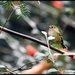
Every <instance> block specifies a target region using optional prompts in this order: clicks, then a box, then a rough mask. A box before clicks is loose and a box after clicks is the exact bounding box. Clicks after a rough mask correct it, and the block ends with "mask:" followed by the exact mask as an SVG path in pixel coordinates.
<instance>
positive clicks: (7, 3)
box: [0, 1, 14, 9]
mask: <svg viewBox="0 0 75 75" xmlns="http://www.w3.org/2000/svg"><path fill="white" fill-rule="evenodd" d="M0 5H1V6H2V7H3V8H4V9H6V8H13V7H14V6H13V4H12V1H0Z"/></svg>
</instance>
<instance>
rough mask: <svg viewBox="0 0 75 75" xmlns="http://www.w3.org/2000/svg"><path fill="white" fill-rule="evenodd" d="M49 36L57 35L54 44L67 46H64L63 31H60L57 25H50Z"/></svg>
mask: <svg viewBox="0 0 75 75" xmlns="http://www.w3.org/2000/svg"><path fill="white" fill-rule="evenodd" d="M48 36H53V37H55V39H54V40H53V43H54V44H61V46H62V47H63V48H66V46H64V43H63V38H62V36H61V33H60V31H59V29H58V28H57V27H56V26H55V25H51V26H49V29H48Z"/></svg>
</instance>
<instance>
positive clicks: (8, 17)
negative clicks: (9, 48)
mask: <svg viewBox="0 0 75 75" xmlns="http://www.w3.org/2000/svg"><path fill="white" fill-rule="evenodd" d="M14 12H15V10H13V11H12V12H11V14H10V15H9V17H8V18H7V19H6V22H5V23H4V25H3V26H2V29H1V30H0V33H1V32H2V30H3V28H4V27H5V25H6V23H7V22H8V21H9V19H10V18H11V16H12V14H13V13H14Z"/></svg>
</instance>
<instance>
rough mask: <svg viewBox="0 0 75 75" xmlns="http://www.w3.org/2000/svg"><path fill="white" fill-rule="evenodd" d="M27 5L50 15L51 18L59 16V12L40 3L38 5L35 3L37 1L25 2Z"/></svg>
mask: <svg viewBox="0 0 75 75" xmlns="http://www.w3.org/2000/svg"><path fill="white" fill-rule="evenodd" d="M27 2H28V3H30V4H32V5H34V6H36V7H38V8H39V9H41V10H44V11H46V12H48V13H51V14H52V15H53V16H56V17H57V16H58V15H59V11H58V10H57V9H55V8H53V7H51V6H48V5H46V4H44V3H42V2H40V5H39V4H38V3H37V1H27Z"/></svg>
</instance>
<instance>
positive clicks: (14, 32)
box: [0, 26, 73, 58]
mask: <svg viewBox="0 0 75 75" xmlns="http://www.w3.org/2000/svg"><path fill="white" fill-rule="evenodd" d="M1 29H2V26H0V30H1ZM3 31H5V32H7V33H9V34H14V35H17V36H19V37H22V38H26V39H28V40H31V41H33V42H36V43H39V44H41V45H44V46H46V47H48V45H47V44H46V43H44V42H42V41H41V40H38V39H36V38H33V37H31V36H28V35H25V34H21V33H19V32H16V31H13V30H10V29H7V28H3ZM49 47H50V48H51V49H52V50H54V51H57V52H59V53H61V54H64V53H65V52H63V51H62V50H59V49H57V48H55V47H53V46H51V45H49ZM68 56H70V57H71V58H73V55H68Z"/></svg>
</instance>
